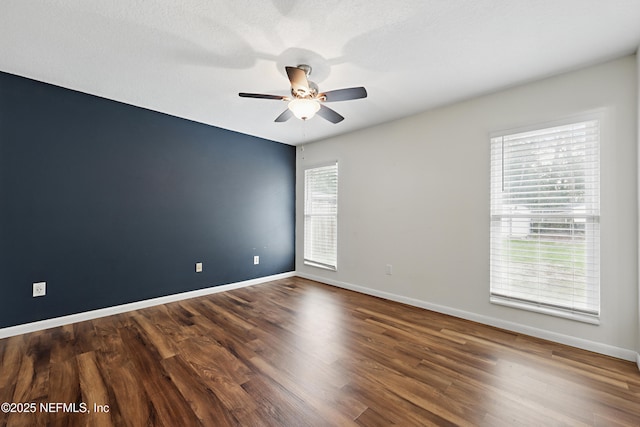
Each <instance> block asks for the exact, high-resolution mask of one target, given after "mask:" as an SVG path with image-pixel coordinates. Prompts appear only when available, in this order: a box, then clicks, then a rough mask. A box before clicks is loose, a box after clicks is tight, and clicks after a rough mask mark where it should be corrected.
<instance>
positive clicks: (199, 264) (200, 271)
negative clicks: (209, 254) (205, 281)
mask: <svg viewBox="0 0 640 427" xmlns="http://www.w3.org/2000/svg"><path fill="white" fill-rule="evenodd" d="M196 273H202V263H201V262H196Z"/></svg>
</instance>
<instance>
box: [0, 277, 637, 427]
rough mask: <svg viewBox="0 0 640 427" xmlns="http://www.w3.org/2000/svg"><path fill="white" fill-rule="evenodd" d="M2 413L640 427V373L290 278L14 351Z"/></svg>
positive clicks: (3, 351) (1, 362)
mask: <svg viewBox="0 0 640 427" xmlns="http://www.w3.org/2000/svg"><path fill="white" fill-rule="evenodd" d="M2 402H10V403H11V402H13V403H16V404H17V403H25V402H34V403H37V404H40V403H42V404H45V405H47V404H53V405H54V406H52V407H51V408H52V410H51V411H44V410H40V407H39V406H38V409H39V410H38V411H36V412H35V413H18V412H15V411H14V412H11V413H5V412H0V426H5V425H8V426H11V427H14V426H28V427H32V426H87V425H91V426H96V425H97V426H100V425H105V426H111V425H113V426H132V427H133V426H135V427H138V426H176V425H180V426H187V427H190V426H211V425H214V426H252V427H261V426H265V427H271V426H277V427H282V426H285V427H288V426H295V427H298V426H300V427H304V426H314V427H315V426H322V427H324V426H340V427H342V426H348V425H353V426H393V425H398V426H430V425H432V426H446V425H452V426H453V425H456V426H491V427H500V426H505V427H507V426H508V427H512V426H542V425H544V426H554V425H567V426H572V427H573V426H607V427H608V426H636V427H637V426H639V425H640V372H638V368H637V367H636V366H635V364H634V363H631V362H627V361H623V360H618V359H614V358H610V357H606V356H602V355H599V354H595V353H591V352H587V351H583V350H579V349H575V348H572V347H568V346H563V345H560V344H555V343H551V342H548V341H545V340H541V339H537V338H532V337H528V336H525V335H522V334H518V333H515V332H510V331H504V330H501V329H497V328H493V327H490V326H485V325H481V324H478V323H475V322H469V321H465V320H461V319H457V318H454V317H451V316H446V315H442V314H438V313H434V312H431V311H427V310H423V309H420V308H416V307H410V306H406V305H403V304H399V303H395V302H391V301H386V300H383V299H380V298H375V297H370V296H366V295H362V294H358V293H356V292H351V291H347V290H343V289H339V288H335V287H331V286H327V285H323V284H320V283H317V282H313V281H310V280H307V279H302V278H287V279H283V280H279V281H275V282H271V283H264V284H260V285H255V286H251V287H245V288H241V289H236V290H232V291H227V292H222V293H218V294H212V295H207V296H203V297H199V298H194V299H190V300H184V301H180V302H175V303H170V304H164V305H160V306H156V307H150V308H147V309H142V310H136V311H132V312H128V313H122V314H118V315H114V316H109V317H105V318H101V319H95V320H91V321H87V322H81V323H76V324H72V325H66V326H62V327H58V328H52V329H49V330H46V331H39V332H34V333H31V334H25V335H21V336H16V337H11V338H6V339H2V340H0V403H2ZM94 403H95V404H97V405H102V409H103V411H102V412H96V411H94V407H93V404H94ZM56 404H66V405H67V406H66V408H67V409H71V408H73V407H74V405H80V404H86V405H88V407H89V409H90V410H91V413H88V414H87V413H77V412H73V411H67V410H56V406H55V405H56ZM107 405H108V411H104V409H105V408H106V406H107ZM58 408H60V406H58Z"/></svg>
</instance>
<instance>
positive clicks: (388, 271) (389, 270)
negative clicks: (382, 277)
mask: <svg viewBox="0 0 640 427" xmlns="http://www.w3.org/2000/svg"><path fill="white" fill-rule="evenodd" d="M385 273H386V275H387V276H391V275H392V274H393V265H391V264H387V266H386V268H385Z"/></svg>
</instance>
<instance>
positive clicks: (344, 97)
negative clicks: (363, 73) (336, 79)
mask: <svg viewBox="0 0 640 427" xmlns="http://www.w3.org/2000/svg"><path fill="white" fill-rule="evenodd" d="M322 97H324V101H325V102H333V101H348V100H350V99H360V98H366V97H367V90H366V89H365V88H363V87H362V86H361V87H350V88H347V89H336V90H330V91H328V92H324V93H321V94H320V95H318V98H322Z"/></svg>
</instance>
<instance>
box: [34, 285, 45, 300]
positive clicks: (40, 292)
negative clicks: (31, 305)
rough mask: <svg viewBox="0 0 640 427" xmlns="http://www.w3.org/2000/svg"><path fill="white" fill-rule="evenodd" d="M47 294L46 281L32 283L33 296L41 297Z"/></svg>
mask: <svg viewBox="0 0 640 427" xmlns="http://www.w3.org/2000/svg"><path fill="white" fill-rule="evenodd" d="M46 294H47V282H37V283H34V284H33V296H34V297H43V296H45V295H46Z"/></svg>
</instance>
